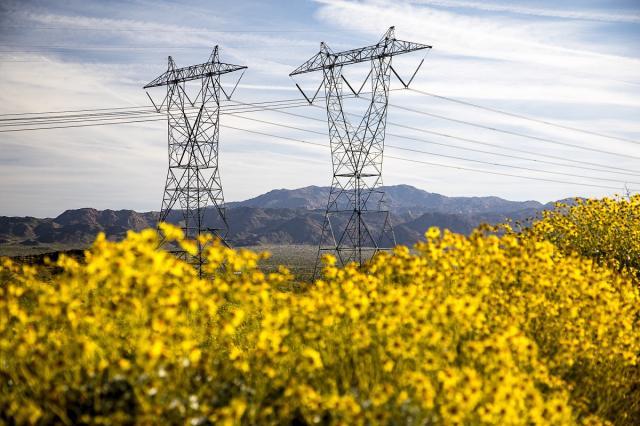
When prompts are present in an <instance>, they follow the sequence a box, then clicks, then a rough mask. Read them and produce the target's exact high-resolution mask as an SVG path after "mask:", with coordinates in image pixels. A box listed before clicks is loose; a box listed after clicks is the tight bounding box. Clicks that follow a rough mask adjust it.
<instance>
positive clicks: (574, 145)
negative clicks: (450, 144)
mask: <svg viewBox="0 0 640 426" xmlns="http://www.w3.org/2000/svg"><path fill="white" fill-rule="evenodd" d="M389 105H390V106H393V107H394V108H398V109H401V110H403V111H409V112H413V113H415V114H421V115H425V116H429V117H434V118H439V119H441V120H446V121H451V122H454V123H458V124H464V125H467V126H472V127H476V128H480V129H485V130H491V131H494V132H499V133H504V134H508V135H512V136H518V137H522V138H527V139H531V140H536V141H539V142H547V143H552V144H556V145H562V146H568V147H571V148H576V149H581V150H585V151H592V152H597V153H599V154H608V155H613V156H617V157H623V158H633V159H636V160H640V157H639V156H635V155H629V154H622V153H619V152H613V151H606V150H603V149H598V148H592V147H588V146H584V145H577V144H573V143H569V142H564V141H559V140H557V139H551V138H543V137H540V136H532V135H527V134H525V133H521V132H516V131H513V130H507V129H501V128H498V127H493V126H487V125H484V124H479V123H474V122H471V121H466V120H460V119H457V118H453V117H447V116H444V115H440V114H435V113H431V112H428V111H422V110H419V109H415V108H409V107H404V106H402V105H395V104H391V103H389Z"/></svg>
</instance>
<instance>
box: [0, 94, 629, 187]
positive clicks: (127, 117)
mask: <svg viewBox="0 0 640 426" xmlns="http://www.w3.org/2000/svg"><path fill="white" fill-rule="evenodd" d="M233 102H235V103H239V104H241V105H243V108H240V107H237V108H234V106H233V105H231V106H226V110H223V111H221V112H220V113H221V114H233V115H236V116H237V117H238V118H242V119H248V120H252V121H255V122H261V123H264V124H270V125H276V126H281V127H287V128H290V129H294V130H299V131H305V132H311V133H316V134H319V135H323V136H324V132H317V131H311V130H309V129H304V128H300V127H295V126H290V125H283V124H281V123H274V122H270V121H267V120H260V119H255V118H250V117H244V116H241V115H239V114H242V113H248V112H256V111H277V112H283V113H286V114H289V115H293V116H298V117H302V118H307V119H313V120H316V121H323V122H324V120H321V119H317V118H313V117H308V116H304V115H301V114H295V113H290V112H286V111H279V110H280V109H286V108H297V107H302V106H307V105H309V104H308V102H304V101H302V100H300V99H298V100H293V99H291V100H288V99H283V100H275V101H264V102H258V103H249V104H248V103H242V102H239V101H233ZM286 102H289V104H287V103H286ZM294 102H295V103H294ZM273 105H275V106H273ZM131 108H147V109H149V107H131ZM191 109H192V110H196V109H197V108H191ZM221 109H222V108H221ZM96 111H102V112H100V113H98V112H96ZM62 112H63V111H55V112H47V113H41V114H50V113H55V114H59V113H62ZM64 112H70V113H75V112H89V114H82V115H75V116H74V115H72V116H68V115H66V116H65V115H58V116H43V117H36V121H37V122H36V123H35V124H31V126H33V125H42V124H69V123H73V124H70V125H68V126H66V125H65V126H47V127H41V128H33V127H31V128H22V129H10V130H0V132H1V133H4V132H10V131H27V130H43V129H61V128H71V127H88V126H96V125H109V124H128V123H142V122H152V121H164V120H165V119H166V118H165V117H162V118H146V119H145V118H143V117H146V116H149V115H151V114H153V115H155V114H157V112H158V111H156V110H153V109H150V110H139V111H138V110H133V111H131V110H127V107H122V108H120V107H116V108H111V109H109V108H97V109H83V110H67V111H64ZM421 113H422V112H421ZM27 114H33V113H22V114H4V115H3V116H5V117H6V116H14V117H15V116H16V115H27ZM131 118H141V119H139V120H138V119H135V120H132V119H131ZM33 119H34V117H29V118H26V119H24V118H17V119H16V118H4V119H0V126H12V125H13V126H15V124H14V123H13V122H11V123H9V124H6V122H7V121H12V120H18V122H20V120H31V121H33ZM56 119H57V120H58V121H56ZM38 120H40V121H38ZM116 120H117V121H116ZM87 121H107V122H104V123H90V124H86V123H87ZM389 124H391V123H389ZM23 125H24V123H23ZM399 126H400V127H405V128H408V129H413V130H424V129H418V128H413V127H410V126H402V125H399ZM223 127H224V126H223ZM427 132H429V131H427ZM436 134H437V132H436ZM388 135H389V136H392V137H396V138H401V139H406V140H413V141H417V142H423V143H431V144H437V145H443V146H447V147H451V148H454V149H462V150H469V151H474V152H480V153H483V154H489V155H497V156H503V157H508V158H514V159H520V160H526V161H536V162H541V163H547V164H553V165H558V166H563V167H566V166H570V165H567V164H559V163H553V162H545V161H543V160H537V159H531V158H525V157H518V156H512V155H508V154H501V153H495V152H490V151H482V150H476V149H472V148H465V147H459V146H451V145H447V144H443V143H440V142H435V141H430V140H425V139H418V138H413V137H410V136H405V135H397V134H392V133H388ZM442 135H443V136H444V135H445V134H442ZM446 136H448V137H453V136H450V135H446ZM454 138H455V137H454ZM460 139H461V140H465V139H463V138H460ZM475 142H478V141H475ZM490 145H491V146H494V147H498V146H495V145H493V144H490ZM323 146H324V145H323ZM387 146H388V147H390V148H393V149H399V150H405V151H411V152H416V153H422V154H427V155H433V156H439V157H443V158H452V159H458V160H463V161H471V162H477V163H481V164H488V165H493V166H500V167H509V168H515V169H520V170H527V171H534V172H539V173H549V174H556V175H563V176H571V177H579V178H586V179H593V180H603V181H611V182H620V183H622V182H627V183H629V181H625V180H620V179H610V178H603V177H594V176H586V175H577V174H572V173H563V172H553V171H546V170H540V169H533V168H528V167H522V166H514V165H509V164H502V163H494V162H488V161H482V160H476V159H469V158H465V157H459V156H452V155H446V154H438V153H433V152H428V151H423V150H416V149H412V148H407V147H399V146H394V145H389V144H388V145H387ZM498 148H502V147H498ZM503 149H504V148H503ZM531 154H534V153H531ZM598 166H599V167H605V166H601V165H598ZM606 167H608V166H606ZM591 170H593V171H599V172H605V173H619V172H612V171H608V170H597V169H591ZM619 174H624V173H619ZM627 174H628V173H627ZM633 174H635V173H633ZM631 183H633V184H638V183H637V182H631Z"/></svg>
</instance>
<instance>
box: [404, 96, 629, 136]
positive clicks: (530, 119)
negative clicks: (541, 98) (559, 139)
mask: <svg viewBox="0 0 640 426" xmlns="http://www.w3.org/2000/svg"><path fill="white" fill-rule="evenodd" d="M408 89H409V90H410V91H412V92H415V93H420V94H422V95H426V96H431V97H433V98H437V99H442V100H445V101H449V102H455V103H457V104H461V105H467V106H471V107H474V108H478V109H482V110H485V111H490V112H495V113H497V114H502V115H506V116H509V117H515V118H519V119H522V120H528V121H532V122H534V123H541V124H545V125H547V126H552V127H558V128H560V129H565V130H572V131H574V132H580V133H584V134H587V135H592V136H599V137H602V138H608V139H615V140H618V141H622V142H630V143H634V144H640V141H635V140H633V139H627V138H623V137H620V136H612V135H607V134H604V133H599V132H595V131H593V130H586V129H580V128H578V127H573V126H567V125H565V124H560V123H554V122H551V121H547V120H542V119H539V118H534V117H529V116H526V115H522V114H516V113H513V112H508V111H504V110H500V109H496V108H492V107H488V106H485V105H479V104H475V103H473V102H468V101H463V100H461V99H455V98H450V97H447V96H443V95H436V94H435V93H429V92H425V91H424V90H418V89H413V88H408Z"/></svg>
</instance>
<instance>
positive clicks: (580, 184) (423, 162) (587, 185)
mask: <svg viewBox="0 0 640 426" xmlns="http://www.w3.org/2000/svg"><path fill="white" fill-rule="evenodd" d="M220 127H223V128H227V129H232V130H238V131H241V132H245V133H252V134H257V135H262V136H268V137H273V138H276V139H282V140H287V141H291V142H297V143H302V144H305V145H313V146H319V147H323V148H329V146H328V145H326V144H322V143H317V142H310V141H305V140H303V139H297V138H291V137H288V136H281V135H274V134H271V133H266V132H261V131H258V130H250V129H243V128H240V127H235V126H229V125H227V124H223V125H220ZM385 157H386V158H391V159H395V160H400V161H408V162H412V163H419V164H426V165H431V166H436V167H445V168H451V169H456V170H466V171H473V172H478V173H485V174H492V175H499V176H509V177H515V178H520V179H529V180H536V181H542V182H553V183H560V184H567V185H576V186H586V187H594V188H602V189H614V190H621V189H622V188H620V187H615V186H606V185H598V184H591V183H579V182H571V181H563V180H558V179H547V178H538V177H532V176H522V175H514V174H510V173H502V172H492V171H490V170H481V169H473V168H469V167H462V166H453V165H447V164H442V163H435V162H429V161H422V160H415V159H410V158H403V157H395V156H391V155H385ZM631 190H632V191H634V192H635V191H636V189H631Z"/></svg>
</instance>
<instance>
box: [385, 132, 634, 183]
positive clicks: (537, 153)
mask: <svg viewBox="0 0 640 426" xmlns="http://www.w3.org/2000/svg"><path fill="white" fill-rule="evenodd" d="M388 123H389V124H391V125H392V126H396V127H401V128H403V129H408V130H413V131H416V132H420V133H427V134H432V135H437V136H442V137H445V138H450V139H455V140H459V141H463V142H468V143H472V144H478V145H484V146H490V147H493V148H498V149H502V150H505V151H513V152H521V153H524V154H530V155H535V156H538V157H545V158H552V159H555V160H562V161H567V162H571V163H576V164H584V165H587V166H596V167H601V168H609V169H615V170H621V171H623V172H614V171H609V173H620V174H634V175H640V173H638V172H636V171H635V170H632V169H627V168H624V167H616V166H609V165H604V164H599V163H592V162H590V161H583V160H573V159H569V158H566V157H561V156H559V155H552V154H544V153H541V152H535V151H529V150H526V149H520V148H514V147H507V146H503V145H500V144H494V143H490V142H486V141H481V140H478V139H470V138H465V137H462V136H456V135H451V134H448V133H442V132H436V131H434V130H426V129H420V128H418V127H412V126H407V125H404V124H398V123H392V122H388ZM566 166H567V167H577V166H572V165H570V164H566ZM580 168H584V169H586V170H598V169H592V168H589V167H580ZM602 171H604V170H602ZM624 172H628V173H624Z"/></svg>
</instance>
